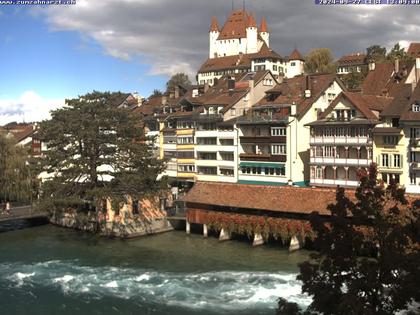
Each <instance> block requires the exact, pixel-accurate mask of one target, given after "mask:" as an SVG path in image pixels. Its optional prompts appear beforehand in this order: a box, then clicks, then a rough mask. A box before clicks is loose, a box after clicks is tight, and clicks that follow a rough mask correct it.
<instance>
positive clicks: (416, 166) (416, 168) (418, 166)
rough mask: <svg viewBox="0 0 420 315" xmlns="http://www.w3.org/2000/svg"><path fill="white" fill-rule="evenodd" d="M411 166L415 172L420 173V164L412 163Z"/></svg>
mask: <svg viewBox="0 0 420 315" xmlns="http://www.w3.org/2000/svg"><path fill="white" fill-rule="evenodd" d="M410 166H411V169H412V170H413V171H419V170H420V162H411V163H410Z"/></svg>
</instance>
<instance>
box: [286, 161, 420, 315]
mask: <svg viewBox="0 0 420 315" xmlns="http://www.w3.org/2000/svg"><path fill="white" fill-rule="evenodd" d="M355 197H356V200H353V199H349V198H348V197H347V196H346V194H345V192H344V189H343V188H338V189H337V194H336V203H335V204H331V205H329V210H330V211H331V214H332V217H331V222H330V223H325V222H323V221H322V220H321V219H320V217H319V215H317V214H315V215H314V216H313V218H312V220H311V224H312V227H313V229H314V230H315V231H316V233H317V238H316V241H315V245H316V246H317V248H318V249H319V253H317V254H312V255H311V259H310V260H309V261H306V262H304V263H302V264H301V265H300V266H299V267H300V275H299V276H298V279H299V280H301V281H302V282H303V286H302V291H303V292H305V293H307V294H309V295H311V296H312V297H313V302H312V303H311V304H310V306H309V307H308V309H307V311H306V312H305V314H319V313H322V314H325V315H333V314H334V315H338V314H368V315H369V314H372V315H373V314H381V315H391V314H395V313H396V312H397V311H399V310H402V309H406V308H407V306H408V305H409V304H410V303H411V302H412V301H420V294H419V290H418V288H416V284H415V283H416V282H418V279H419V268H418V261H419V221H418V219H419V212H418V210H417V207H416V206H415V205H414V206H413V207H410V206H408V205H407V200H406V199H405V197H404V191H403V190H401V189H399V188H398V187H397V186H396V185H395V184H394V183H392V184H391V185H389V186H388V187H387V188H386V189H384V187H382V186H379V185H378V183H377V171H376V166H375V165H372V166H371V168H370V170H369V173H368V174H361V179H360V186H359V187H358V188H357V191H356V194H355ZM419 204H420V203H419ZM349 215H350V216H351V218H349ZM283 302H284V301H283ZM280 306H281V307H282V308H284V307H285V305H284V303H282V304H281V305H280ZM279 314H282V313H279ZM283 314H285V313H283Z"/></svg>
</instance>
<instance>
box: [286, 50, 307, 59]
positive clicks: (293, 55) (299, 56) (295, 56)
mask: <svg viewBox="0 0 420 315" xmlns="http://www.w3.org/2000/svg"><path fill="white" fill-rule="evenodd" d="M289 60H302V61H304V60H305V59H304V58H303V56H302V54H301V53H300V52H299V50H297V49H296V48H295V49H294V50H293V51H292V53H291V54H290V56H289Z"/></svg>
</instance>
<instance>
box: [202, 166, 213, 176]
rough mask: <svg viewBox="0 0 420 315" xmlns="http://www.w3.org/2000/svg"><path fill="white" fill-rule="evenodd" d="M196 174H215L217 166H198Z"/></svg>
mask: <svg viewBox="0 0 420 315" xmlns="http://www.w3.org/2000/svg"><path fill="white" fill-rule="evenodd" d="M198 174H200V175H217V167H208V166H199V167H198Z"/></svg>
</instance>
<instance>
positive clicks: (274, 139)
mask: <svg viewBox="0 0 420 315" xmlns="http://www.w3.org/2000/svg"><path fill="white" fill-rule="evenodd" d="M240 141H241V144H254V143H286V136H269V135H268V136H255V135H251V136H242V137H240Z"/></svg>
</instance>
